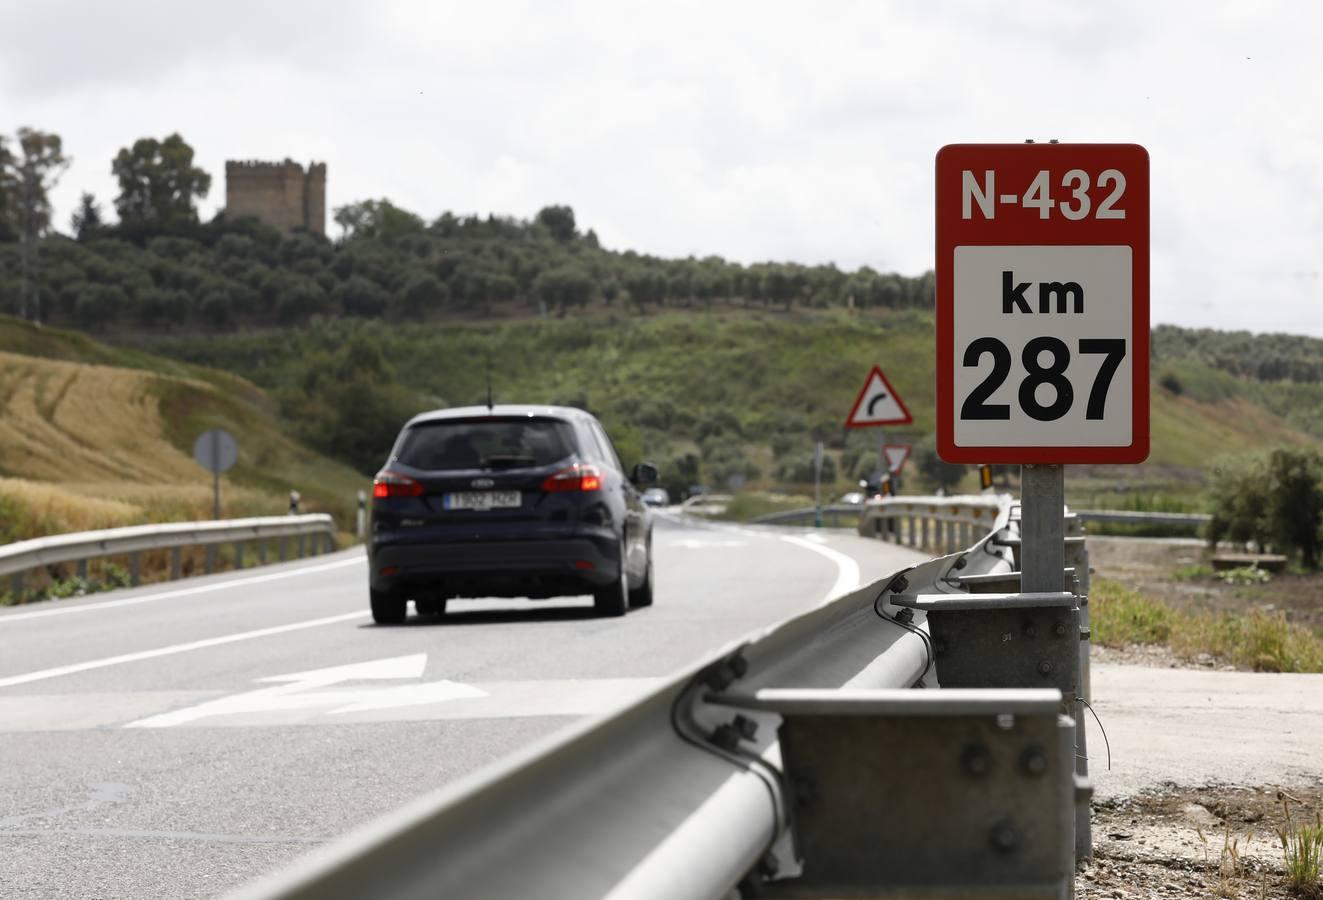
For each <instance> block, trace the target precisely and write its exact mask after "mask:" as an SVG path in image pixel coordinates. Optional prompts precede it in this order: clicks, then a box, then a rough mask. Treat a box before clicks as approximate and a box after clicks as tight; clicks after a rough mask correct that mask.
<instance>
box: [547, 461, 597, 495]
mask: <svg viewBox="0 0 1323 900" xmlns="http://www.w3.org/2000/svg"><path fill="white" fill-rule="evenodd" d="M601 489H602V470H601V469H599V468H597V466H586V465H583V464H582V463H575V464H574V465H572V466H570V467H569V468H568V469H561V470H560V471H559V472H557V473H556V474H555V475H552V476H550V477H548V478H547V480H546V481H544V482H542V490H544V491H546V492H547V493H550V494H554V493H557V492H560V491H600V490H601Z"/></svg>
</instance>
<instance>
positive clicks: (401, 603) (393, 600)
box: [372, 588, 409, 625]
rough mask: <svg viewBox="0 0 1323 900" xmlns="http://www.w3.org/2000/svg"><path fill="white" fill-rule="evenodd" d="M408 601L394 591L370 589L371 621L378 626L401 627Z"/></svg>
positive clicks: (407, 609) (407, 612) (407, 611)
mask: <svg viewBox="0 0 1323 900" xmlns="http://www.w3.org/2000/svg"><path fill="white" fill-rule="evenodd" d="M408 614H409V601H408V600H406V599H405V598H404V597H402V596H400V595H399V594H397V593H395V592H394V591H378V590H376V589H375V588H374V589H372V621H374V622H376V623H377V624H378V625H403V624H404V620H405V618H406V617H407V616H408Z"/></svg>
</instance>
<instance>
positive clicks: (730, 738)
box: [712, 725, 740, 753]
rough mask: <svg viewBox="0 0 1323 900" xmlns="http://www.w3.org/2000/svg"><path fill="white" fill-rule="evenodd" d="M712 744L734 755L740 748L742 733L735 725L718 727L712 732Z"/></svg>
mask: <svg viewBox="0 0 1323 900" xmlns="http://www.w3.org/2000/svg"><path fill="white" fill-rule="evenodd" d="M712 743H713V744H715V745H716V746H718V747H720V748H721V749H722V750H725V751H726V752H727V753H734V752H735V751H736V750H738V749H739V748H740V733H739V732H738V731H736V730H735V726H734V725H718V726H717V727H716V729H714V730H713V732H712Z"/></svg>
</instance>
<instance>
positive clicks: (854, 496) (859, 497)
mask: <svg viewBox="0 0 1323 900" xmlns="http://www.w3.org/2000/svg"><path fill="white" fill-rule="evenodd" d="M866 499H868V498H867V497H865V496H864V495H863V493H861V492H860V491H850V492H849V493H848V494H841V499H840V501H839V502H840V503H844V504H847V505H849V506H858V505H859V504H860V503H863V502H864V500H866Z"/></svg>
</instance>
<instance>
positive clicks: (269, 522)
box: [0, 513, 335, 594]
mask: <svg viewBox="0 0 1323 900" xmlns="http://www.w3.org/2000/svg"><path fill="white" fill-rule="evenodd" d="M290 537H293V538H297V548H296V552H297V554H298V556H299V557H302V556H303V555H304V554H305V552H308V551H310V552H312V553H313V554H316V553H317V550H318V540H319V539H323V540H322V541H321V543H322V546H323V547H324V548H325V549H326V550H327V551H328V552H329V551H330V550H333V549H335V521H334V520H333V519H332V518H331V517H330V516H329V515H327V514H326V513H312V514H308V515H302V516H263V517H260V518H251V519H222V520H220V521H217V522H170V523H166V524H161V525H134V526H131V527H129V528H107V529H104V530H101V531H81V532H76V533H74V534H57V535H52V536H50V537H43V538H34V539H33V540H29V541H17V542H15V543H12V544H6V545H4V546H0V577H3V576H5V575H8V576H9V577H10V590H11V591H12V592H13V593H15V594H17V593H19V592H21V591H22V590H23V574H24V573H25V572H27V571H30V570H32V569H37V568H40V567H42V566H51V565H57V564H61V563H70V562H73V563H77V564H78V575H79V576H80V577H83V578H86V577H87V563H88V560H91V559H97V558H100V557H105V556H128V557H129V578H130V581H131V583H132V584H134V585H137V584H138V583H139V581H140V576H141V565H142V553H143V552H145V551H150V550H169V551H171V553H170V577H171V578H178V577H179V576H180V568H181V566H180V550H181V549H182V548H184V547H197V546H203V547H208V548H210V547H214V546H215V545H217V544H228V543H231V542H233V543H234V544H235V548H236V549H235V555H236V560H237V562H238V565H239V566H240V567H242V566H243V545H244V544H245V543H251V542H254V541H257V542H259V546H258V554H259V559H260V561H261V562H266V556H267V547H266V541H268V540H274V539H278V540H279V541H280V543H279V545H278V553H279V557H280V559H284V558H285V556H286V547H285V540H284V539H285V538H290ZM309 537H311V538H313V540H312V541H310V542H309V541H308V538H309ZM207 570H208V571H210V570H211V557H210V554H209V555H208V566H207Z"/></svg>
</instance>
